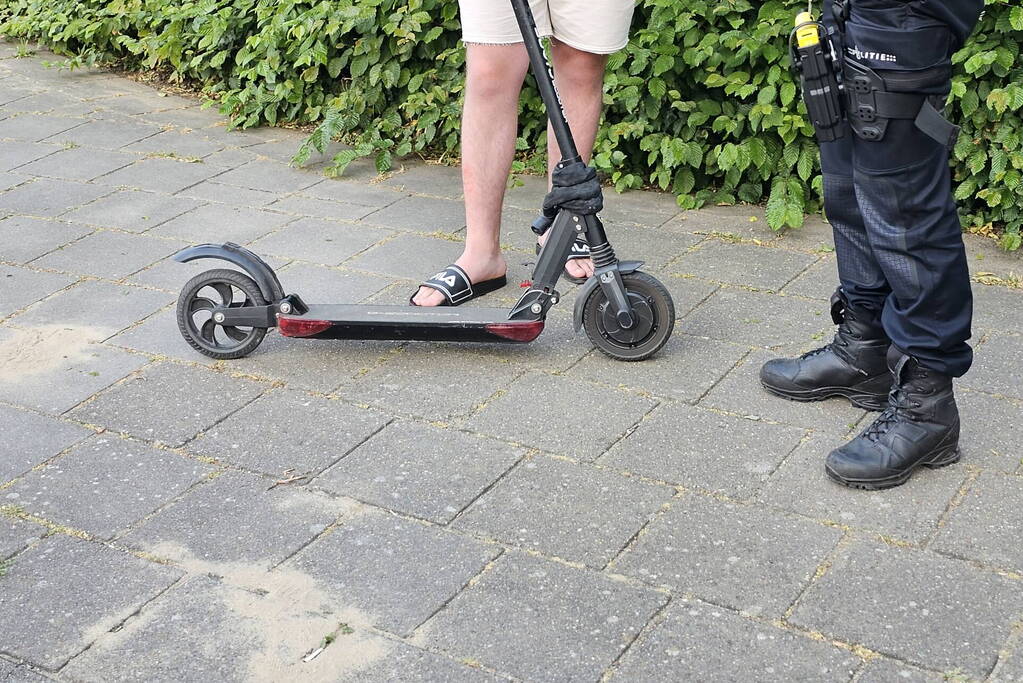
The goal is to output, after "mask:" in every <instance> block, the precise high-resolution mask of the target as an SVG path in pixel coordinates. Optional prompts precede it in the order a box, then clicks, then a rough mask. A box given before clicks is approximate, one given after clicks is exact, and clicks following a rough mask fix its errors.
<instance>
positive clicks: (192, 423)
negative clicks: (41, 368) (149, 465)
mask: <svg viewBox="0 0 1023 683" xmlns="http://www.w3.org/2000/svg"><path fill="white" fill-rule="evenodd" d="M265 390H266V388H265V387H264V386H263V385H261V384H258V383H256V382H250V381H247V380H241V379H235V378H233V377H228V376H227V375H224V374H220V373H216V372H212V371H210V370H205V369H200V368H193V367H186V366H180V365H173V364H170V363H160V364H157V365H154V366H151V367H149V368H146V370H144V371H143V372H142V373H141V374H139V375H136V376H135V377H132V378H131V379H129V380H127V381H125V382H124V383H122V384H119V385H117V386H116V387H113V388H111V389H110V390H109V391H107V392H105V393H104V394H102V395H100V396H98V397H97V398H96V399H95V400H93V401H90V402H89V403H87V404H85V405H82V406H80V407H79V408H77V409H75V410H74V411H73V412H72V413H71V415H72V416H73V417H75V418H76V419H78V420H81V421H83V422H88V423H89V424H98V425H102V426H104V427H107V428H108V429H112V430H115V431H119V432H127V433H129V434H131V435H133V436H137V437H140V438H144V439H153V440H158V441H162V442H164V443H166V444H168V445H171V446H178V445H181V444H183V443H184V442H186V441H188V440H190V439H191V438H192V437H194V436H195V435H196V434H198V433H199V432H201V431H204V430H206V429H209V428H210V427H212V426H213V425H215V424H217V422H219V421H220V420H222V419H223V418H225V417H227V416H228V415H230V414H231V413H233V412H234V411H236V410H238V409H239V408H241V407H242V406H244V405H246V404H248V403H249V402H251V401H252V400H254V399H255V398H256V397H257V396H259V395H260V394H261V393H263V391H265Z"/></svg>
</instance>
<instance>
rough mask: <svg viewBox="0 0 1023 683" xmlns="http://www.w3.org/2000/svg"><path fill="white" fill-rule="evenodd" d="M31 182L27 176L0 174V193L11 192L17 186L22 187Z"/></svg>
mask: <svg viewBox="0 0 1023 683" xmlns="http://www.w3.org/2000/svg"><path fill="white" fill-rule="evenodd" d="M31 180H32V178H31V177H29V176H27V175H18V174H17V173H7V172H3V173H0V192H3V191H6V190H11V189H14V188H15V187H17V186H18V185H23V184H25V183H27V182H30V181H31Z"/></svg>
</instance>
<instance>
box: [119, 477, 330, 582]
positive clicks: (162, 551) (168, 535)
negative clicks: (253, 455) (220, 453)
mask: <svg viewBox="0 0 1023 683" xmlns="http://www.w3.org/2000/svg"><path fill="white" fill-rule="evenodd" d="M271 486H273V480H271V479H264V478H263V477H257V476H255V475H251V474H241V473H238V472H225V473H224V474H222V475H220V476H219V477H217V478H215V479H214V480H213V481H211V482H209V483H206V484H203V485H202V486H198V487H196V488H195V489H193V490H192V491H190V492H189V493H188V494H187V495H186V496H185V497H184V498H182V499H181V500H179V501H178V502H176V503H175V504H174V505H171V506H170V507H168V508H165V509H164V510H162V511H160V512H159V513H158V514H156V515H154V516H152V517H150V518H149V519H148V520H146V522H145V523H144V524H142V526H141V527H139V528H137V529H135V530H134V531H131V532H129V533H128V534H127V535H125V536H123V537H122V539H121V540H122V542H124V543H127V544H129V545H132V546H136V547H140V548H143V549H145V550H147V551H148V552H151V553H154V554H155V555H157V556H159V557H166V558H169V559H172V560H176V561H178V562H181V563H183V564H185V566H192V565H193V564H195V566H196V567H197V568H199V569H200V570H207V569H206V568H207V567H210V564H211V563H212V568H213V569H217V567H218V565H225V564H226V565H228V566H229V567H230V566H235V567H237V566H238V564H239V563H242V564H244V565H248V566H249V567H251V568H259V569H266V568H269V567H270V566H273V565H276V564H279V563H280V562H281V561H282V560H284V559H285V558H287V557H290V556H291V555H292V554H294V553H295V551H297V550H298V549H299V548H302V547H303V546H305V545H306V544H307V543H309V541H311V540H312V539H313V538H315V537H316V536H317V535H319V534H320V533H322V532H323V530H324V529H326V528H327V526H329V525H330V524H333V523H334V522H335V521H336V520H337V519H338V517H340V516H341V515H342V514H343V513H344V512H345V511H346V509H347V507H348V504H347V503H345V502H343V501H334V500H331V499H330V498H327V497H326V496H323V495H319V494H315V493H310V492H309V491H306V490H304V489H299V488H292V487H288V486H278V487H275V488H270V487H271ZM199 519H205V520H209V521H210V523H211V526H207V525H204V524H196V520H199Z"/></svg>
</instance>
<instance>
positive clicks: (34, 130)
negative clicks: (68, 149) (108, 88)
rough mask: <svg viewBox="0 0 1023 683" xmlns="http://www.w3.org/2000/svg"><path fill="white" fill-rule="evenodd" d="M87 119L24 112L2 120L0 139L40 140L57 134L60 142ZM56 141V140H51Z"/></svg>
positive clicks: (67, 138)
mask: <svg viewBox="0 0 1023 683" xmlns="http://www.w3.org/2000/svg"><path fill="white" fill-rule="evenodd" d="M83 123H85V119H74V118H65V117H62V116H46V115H37V114H22V115H21V116H11V117H9V118H6V119H4V120H3V121H0V139H3V138H6V139H10V140H23V141H26V142H40V141H42V140H43V139H45V138H49V137H50V136H56V137H58V138H60V139H59V142H64V141H65V140H70V139H71V136H72V134H71V133H70V129H72V128H74V127H75V126H81V125H82V124H83ZM51 142H54V140H51Z"/></svg>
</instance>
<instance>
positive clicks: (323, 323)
mask: <svg viewBox="0 0 1023 683" xmlns="http://www.w3.org/2000/svg"><path fill="white" fill-rule="evenodd" d="M333 324H334V323H332V322H330V321H329V320H303V319H302V318H286V317H284V316H281V317H280V318H278V319H277V329H278V330H279V331H280V333H281V334H283V335H284V336H285V337H312V336H314V335H317V334H319V333H320V332H323V331H325V330H329V329H330V328H331V327H332V326H333Z"/></svg>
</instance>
